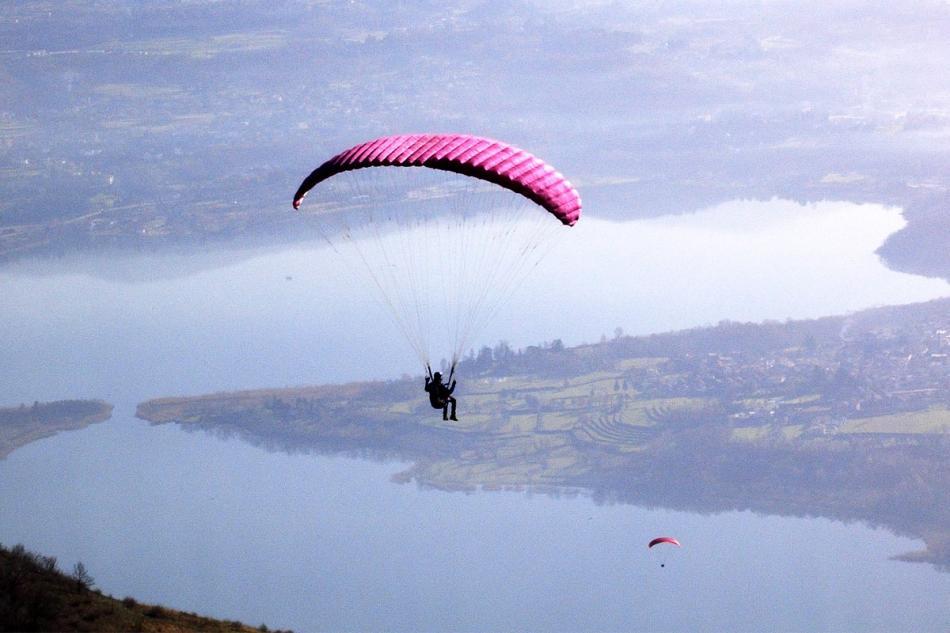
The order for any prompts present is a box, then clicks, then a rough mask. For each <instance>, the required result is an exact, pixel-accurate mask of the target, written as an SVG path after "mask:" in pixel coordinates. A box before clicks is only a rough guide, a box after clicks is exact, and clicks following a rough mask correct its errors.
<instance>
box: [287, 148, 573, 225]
mask: <svg viewBox="0 0 950 633" xmlns="http://www.w3.org/2000/svg"><path fill="white" fill-rule="evenodd" d="M384 166H397V167H429V168H432V169H441V170H444V171H451V172H455V173H459V174H464V175H466V176H472V177H474V178H479V179H481V180H487V181H489V182H493V183H495V184H497V185H500V186H502V187H505V188H506V189H510V190H511V191H514V192H516V193H519V194H521V195H523V196H525V197H526V198H528V199H530V200H532V201H533V202H535V203H537V204H539V205H540V206H542V207H543V208H545V209H546V210H548V211H549V212H550V213H551V214H552V215H554V216H555V217H556V218H557V219H558V220H560V221H561V222H562V223H563V224H566V225H567V226H574V224H575V223H576V222H577V220H578V218H580V215H581V199H580V196H579V195H578V194H577V190H576V189H574V187H573V186H572V185H571V183H569V182H568V181H567V180H566V179H565V178H564V176H562V175H561V174H560V173H558V172H557V171H555V170H554V168H553V167H551V166H550V165H548V164H547V163H545V162H544V161H543V160H541V159H540V158H537V157H535V156H533V155H532V154H529V153H528V152H526V151H524V150H521V149H518V148H517V147H513V146H511V145H508V144H507V143H502V142H500V141H494V140H491V139H487V138H481V137H478V136H470V135H468V134H401V135H398V136H384V137H382V138H378V139H376V140H373V141H368V142H366V143H360V144H359V145H356V146H355V147H351V148H350V149H348V150H346V151H344V152H341V153H339V154H337V155H336V156H334V157H333V158H331V159H330V160H328V161H326V162H325V163H323V164H322V165H320V166H319V167H317V168H316V169H315V170H314V171H313V172H312V173H311V174H310V175H309V176H307V178H306V179H305V180H304V181H303V183H302V184H301V185H300V187H299V188H298V189H297V193H296V194H294V208H295V209H298V208H300V203H301V202H302V201H303V198H304V196H306V195H307V192H308V191H310V190H311V189H313V188H314V187H315V186H317V185H318V184H320V183H321V182H323V181H324V180H326V179H327V178H330V177H331V176H334V175H336V174H339V173H341V172H344V171H350V170H353V169H361V168H363V167H384Z"/></svg>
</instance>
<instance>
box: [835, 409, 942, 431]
mask: <svg viewBox="0 0 950 633" xmlns="http://www.w3.org/2000/svg"><path fill="white" fill-rule="evenodd" d="M839 431H840V432H842V433H950V409H948V408H947V407H945V406H937V407H931V408H929V409H925V410H923V411H910V412H908V413H895V414H892V415H879V416H875V417H870V418H855V419H852V420H848V421H847V422H845V423H844V424H842V425H841V427H840V428H839Z"/></svg>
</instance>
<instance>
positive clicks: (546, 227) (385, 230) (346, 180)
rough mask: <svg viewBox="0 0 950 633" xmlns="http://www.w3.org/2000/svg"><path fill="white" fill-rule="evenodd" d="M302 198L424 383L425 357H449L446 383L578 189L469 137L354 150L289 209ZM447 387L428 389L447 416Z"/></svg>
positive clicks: (517, 152) (388, 139)
mask: <svg viewBox="0 0 950 633" xmlns="http://www.w3.org/2000/svg"><path fill="white" fill-rule="evenodd" d="M371 168H372V169H371ZM397 168H399V169H397ZM405 168H415V169H405ZM310 192H313V193H314V194H319V202H318V204H315V205H313V209H314V211H315V213H316V214H317V216H318V223H317V227H318V228H319V229H320V232H321V235H322V236H323V238H324V240H326V242H327V243H329V245H330V246H331V247H332V248H333V251H334V253H335V254H337V255H339V256H341V258H342V259H344V260H347V263H349V264H350V267H351V268H352V269H353V270H355V271H358V272H361V273H363V274H366V275H368V277H369V280H370V281H371V282H372V283H371V284H370V287H371V288H372V289H373V290H374V292H375V295H376V298H377V299H378V300H379V301H380V303H382V304H383V305H385V306H386V307H387V308H388V310H389V312H390V316H392V318H393V321H394V323H395V325H396V326H397V328H398V329H399V330H400V331H401V332H402V334H403V336H404V337H405V339H406V340H407V341H408V343H409V345H410V346H411V347H412V349H413V350H414V351H415V352H416V355H417V356H418V358H419V360H420V362H421V364H422V366H423V367H424V368H426V372H427V374H426V376H427V378H430V379H431V378H434V376H433V374H432V372H431V369H429V366H430V364H431V360H432V359H431V350H432V349H433V348H435V349H439V350H441V351H442V352H443V353H446V352H450V355H451V358H450V360H447V361H446V362H445V363H444V366H443V368H442V371H443V372H445V371H448V372H449V376H450V378H449V383H452V382H453V381H452V377H454V374H455V368H456V365H457V364H458V362H459V361H460V359H461V356H462V353H463V351H465V350H466V349H468V345H469V344H470V343H472V342H473V339H474V337H475V336H477V335H478V334H479V333H480V331H481V330H482V328H484V327H485V326H486V325H487V324H488V323H490V322H491V321H492V319H493V317H494V315H495V314H496V313H497V311H498V309H499V308H500V306H501V305H502V304H503V303H505V302H506V301H508V300H509V299H510V298H511V297H512V296H513V295H514V293H515V291H516V289H517V288H518V286H519V285H520V284H521V282H522V281H523V280H524V279H525V277H526V276H527V275H528V274H529V273H530V272H531V270H532V269H534V268H535V267H536V266H537V265H538V263H539V262H540V261H541V258H542V257H543V256H544V255H545V254H546V251H547V248H546V247H548V246H550V243H551V241H552V240H553V239H554V236H555V234H556V233H560V231H559V230H558V229H559V227H561V226H568V227H570V226H574V225H575V224H576V223H577V221H578V219H579V218H580V215H581V200H580V196H579V195H578V193H577V190H576V189H575V188H574V187H573V186H572V185H571V184H570V182H568V181H567V180H566V179H565V178H564V176H562V175H561V174H560V173H558V172H557V171H556V170H555V169H554V168H553V167H551V166H550V165H548V164H547V163H545V162H544V161H543V160H541V159H540V158H537V157H535V156H534V155H532V154H529V153H528V152H526V151H524V150H521V149H519V148H517V147H514V146H512V145H509V144H507V143H503V142H501V141H496V140H492V139H487V138H482V137H478V136H471V135H467V134H404V135H396V136H385V137H381V138H377V139H375V140H371V141H367V142H364V143H359V144H357V145H354V146H353V147H351V148H349V149H347V150H345V151H343V152H340V153H338V154H336V155H335V156H333V157H332V158H330V159H328V160H326V161H325V162H324V163H322V164H321V165H320V166H319V167H317V168H316V169H315V170H313V171H312V172H311V173H310V175H309V176H307V177H306V178H305V179H304V180H303V182H302V183H301V184H300V187H299V188H298V189H297V191H296V193H295V194H294V198H293V206H294V208H295V209H300V208H301V205H302V202H303V199H304V197H305V196H307V194H308V193H310ZM328 273H330V274H335V273H336V271H335V270H330V271H328ZM440 377H441V376H440ZM429 382H430V381H429V380H427V386H428V384H429ZM452 389H454V387H451V386H449V385H443V386H442V388H440V389H437V390H436V391H438V394H439V398H436V399H437V400H438V401H439V402H440V403H442V404H441V406H440V407H437V408H443V407H446V406H448V405H451V406H452V411H453V412H454V406H455V402H454V401H455V398H454V397H452V396H451V393H452V391H451V390H452ZM427 391H429V393H430V396H431V397H432V398H434V397H435V396H434V395H433V393H432V392H431V391H430V390H429V389H427ZM444 391H448V393H447V394H446V393H443V392H444ZM443 396H445V397H443ZM432 403H433V406H435V401H434V400H433V402H432ZM451 417H452V418H454V417H455V416H454V415H452V416H451Z"/></svg>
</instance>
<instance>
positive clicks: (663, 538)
mask: <svg viewBox="0 0 950 633" xmlns="http://www.w3.org/2000/svg"><path fill="white" fill-rule="evenodd" d="M660 543H670V544H672V545H676V546H677V547H679V546H680V542H679V541H677V540H676V539H675V538H673V537H672V536H660V537H657V538H655V539H653V540H652V541H650V544H649V545H647V547H653V546H654V545H659V544H660Z"/></svg>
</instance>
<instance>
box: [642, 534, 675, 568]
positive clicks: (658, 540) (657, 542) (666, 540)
mask: <svg viewBox="0 0 950 633" xmlns="http://www.w3.org/2000/svg"><path fill="white" fill-rule="evenodd" d="M662 543H669V544H670V545H675V546H676V547H681V545H680V542H679V541H678V540H676V539H675V538H673V537H672V536H658V537H656V538H655V539H653V540H652V541H650V543H649V545H647V548H648V549H653V548H654V546H656V545H660V544H662ZM660 567H666V563H665V562H663V563H660Z"/></svg>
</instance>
